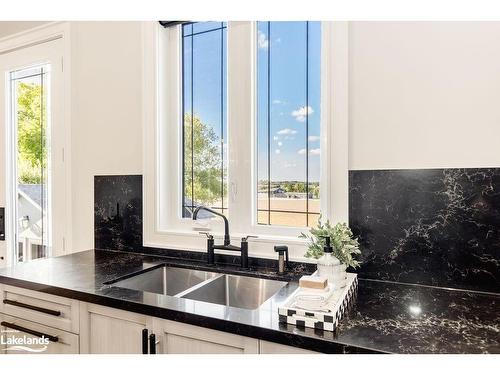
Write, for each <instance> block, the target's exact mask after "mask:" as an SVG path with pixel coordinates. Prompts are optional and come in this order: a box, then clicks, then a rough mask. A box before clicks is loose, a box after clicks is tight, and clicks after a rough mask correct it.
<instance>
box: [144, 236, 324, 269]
mask: <svg viewBox="0 0 500 375" xmlns="http://www.w3.org/2000/svg"><path fill="white" fill-rule="evenodd" d="M151 234H152V236H151V237H152V238H147V236H145V238H144V246H150V247H157V248H169V249H175V250H185V251H197V252H205V251H206V240H205V236H203V235H200V234H199V233H196V232H193V231H187V230H157V231H154V232H153V233H151ZM212 234H213V236H214V238H215V239H216V241H218V240H219V241H221V240H222V238H223V235H222V234H221V233H220V232H215V233H212ZM247 235H248V234H247V233H245V234H242V233H233V234H231V242H232V243H233V244H238V243H239V242H240V240H241V238H242V237H245V236H247ZM278 244H282V245H287V246H288V248H289V255H290V260H293V261H297V262H303V263H316V260H315V259H310V258H306V257H304V253H305V252H306V250H307V240H305V239H301V238H296V237H289V236H270V235H259V236H258V238H251V239H249V256H251V257H259V258H266V259H276V257H277V255H276V253H275V252H274V246H275V245H278ZM218 253H221V254H229V255H234V254H235V253H234V252H231V251H218Z"/></svg>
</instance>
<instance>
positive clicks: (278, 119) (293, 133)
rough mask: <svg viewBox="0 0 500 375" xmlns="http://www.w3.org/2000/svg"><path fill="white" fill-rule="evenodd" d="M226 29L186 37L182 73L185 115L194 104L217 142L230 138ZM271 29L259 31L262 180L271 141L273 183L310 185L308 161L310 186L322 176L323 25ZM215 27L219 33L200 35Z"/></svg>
mask: <svg viewBox="0 0 500 375" xmlns="http://www.w3.org/2000/svg"><path fill="white" fill-rule="evenodd" d="M222 25H225V24H221V23H220V22H204V23H198V24H194V25H193V29H192V30H193V32H194V33H195V35H194V37H193V38H191V37H190V36H185V37H184V72H186V73H188V74H185V75H184V88H185V89H184V111H185V112H190V111H191V102H192V104H193V108H194V113H195V114H196V115H198V116H199V117H200V118H201V120H202V121H203V122H204V123H206V124H208V125H210V126H212V127H213V128H214V131H215V133H216V134H217V136H218V137H220V135H221V133H222V134H223V138H224V139H226V138H227V123H226V115H227V107H226V99H227V93H226V86H227V77H225V75H226V56H227V53H226V52H227V51H226V48H227V47H226V42H227V30H226V29H223V28H221V26H222ZM268 25H269V22H258V26H257V29H258V30H257V33H258V34H257V51H258V52H257V106H258V112H257V123H258V125H257V126H258V132H257V133H258V140H257V154H258V178H259V180H267V178H268V169H267V165H268V163H267V158H268V146H267V145H268V141H270V142H271V144H270V145H271V147H270V151H271V152H270V161H271V170H270V175H271V181H283V180H297V181H306V158H309V181H310V182H316V181H319V173H320V140H319V136H320V61H321V58H320V56H321V29H320V27H321V26H320V22H309V32H308V34H307V32H306V29H307V27H306V22H271V23H270V28H268ZM214 28H217V30H214V31H209V32H204V33H201V34H196V33H198V32H203V31H207V30H210V29H214ZM269 31H270V32H269ZM191 32H192V31H191V27H190V28H189V29H186V28H185V30H184V33H185V35H189V34H191ZM307 35H309V38H308V39H309V43H308V47H307V44H306V39H307ZM191 43H192V46H191ZM191 47H192V48H193V56H192V60H191ZM269 53H270V62H271V63H270V67H269V65H268V54H269ZM307 57H308V59H307ZM191 61H193V62H194V63H193V70H192V77H191ZM306 70H308V72H309V74H306ZM268 73H269V75H268ZM268 77H270V81H269V82H268ZM306 77H307V80H306ZM268 83H269V85H268ZM306 83H307V85H306ZM191 85H192V88H193V89H192V91H191ZM306 86H307V87H308V90H306ZM268 88H269V89H270V92H269V93H268ZM306 91H307V92H308V94H307V97H308V100H306ZM191 95H193V96H191ZM268 104H269V107H270V108H269V109H270V112H269V119H270V124H269V126H270V128H269V131H270V137H268ZM306 125H308V129H309V132H308V137H306ZM229 126H231V125H230V124H229ZM269 138H270V139H269ZM306 138H308V140H307V141H306ZM307 144H308V151H309V152H308V153H307V152H306V148H307Z"/></svg>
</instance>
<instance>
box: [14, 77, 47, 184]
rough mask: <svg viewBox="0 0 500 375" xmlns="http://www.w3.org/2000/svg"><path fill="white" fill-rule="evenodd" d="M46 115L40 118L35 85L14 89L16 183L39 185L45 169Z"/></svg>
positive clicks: (38, 90)
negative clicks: (15, 94) (15, 110)
mask: <svg viewBox="0 0 500 375" xmlns="http://www.w3.org/2000/svg"><path fill="white" fill-rule="evenodd" d="M45 142H46V114H45V113H43V114H42V87H41V85H39V84H36V83H24V82H20V83H19V84H18V85H17V149H18V169H19V182H20V183H24V184H40V183H42V170H43V169H44V168H46V163H47V158H46V156H47V151H46V147H45Z"/></svg>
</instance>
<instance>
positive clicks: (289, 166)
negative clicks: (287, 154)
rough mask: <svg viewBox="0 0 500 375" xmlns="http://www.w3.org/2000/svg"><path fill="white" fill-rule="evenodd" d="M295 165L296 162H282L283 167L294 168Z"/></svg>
mask: <svg viewBox="0 0 500 375" xmlns="http://www.w3.org/2000/svg"><path fill="white" fill-rule="evenodd" d="M296 166H297V164H295V163H288V162H285V164H283V167H285V168H295V167H296Z"/></svg>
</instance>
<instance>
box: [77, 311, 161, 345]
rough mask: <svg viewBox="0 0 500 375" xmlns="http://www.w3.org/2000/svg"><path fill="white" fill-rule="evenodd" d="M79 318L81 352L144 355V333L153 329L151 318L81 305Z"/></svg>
mask: <svg viewBox="0 0 500 375" xmlns="http://www.w3.org/2000/svg"><path fill="white" fill-rule="evenodd" d="M80 319H81V320H80V348H81V353H86V354H142V336H143V330H144V329H148V330H150V327H151V319H152V318H151V317H148V316H146V315H141V314H135V313H131V312H128V311H124V310H118V309H113V308H110V307H105V306H99V305H94V304H90V303H84V302H81V303H80ZM148 332H149V331H148ZM149 333H151V332H149Z"/></svg>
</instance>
